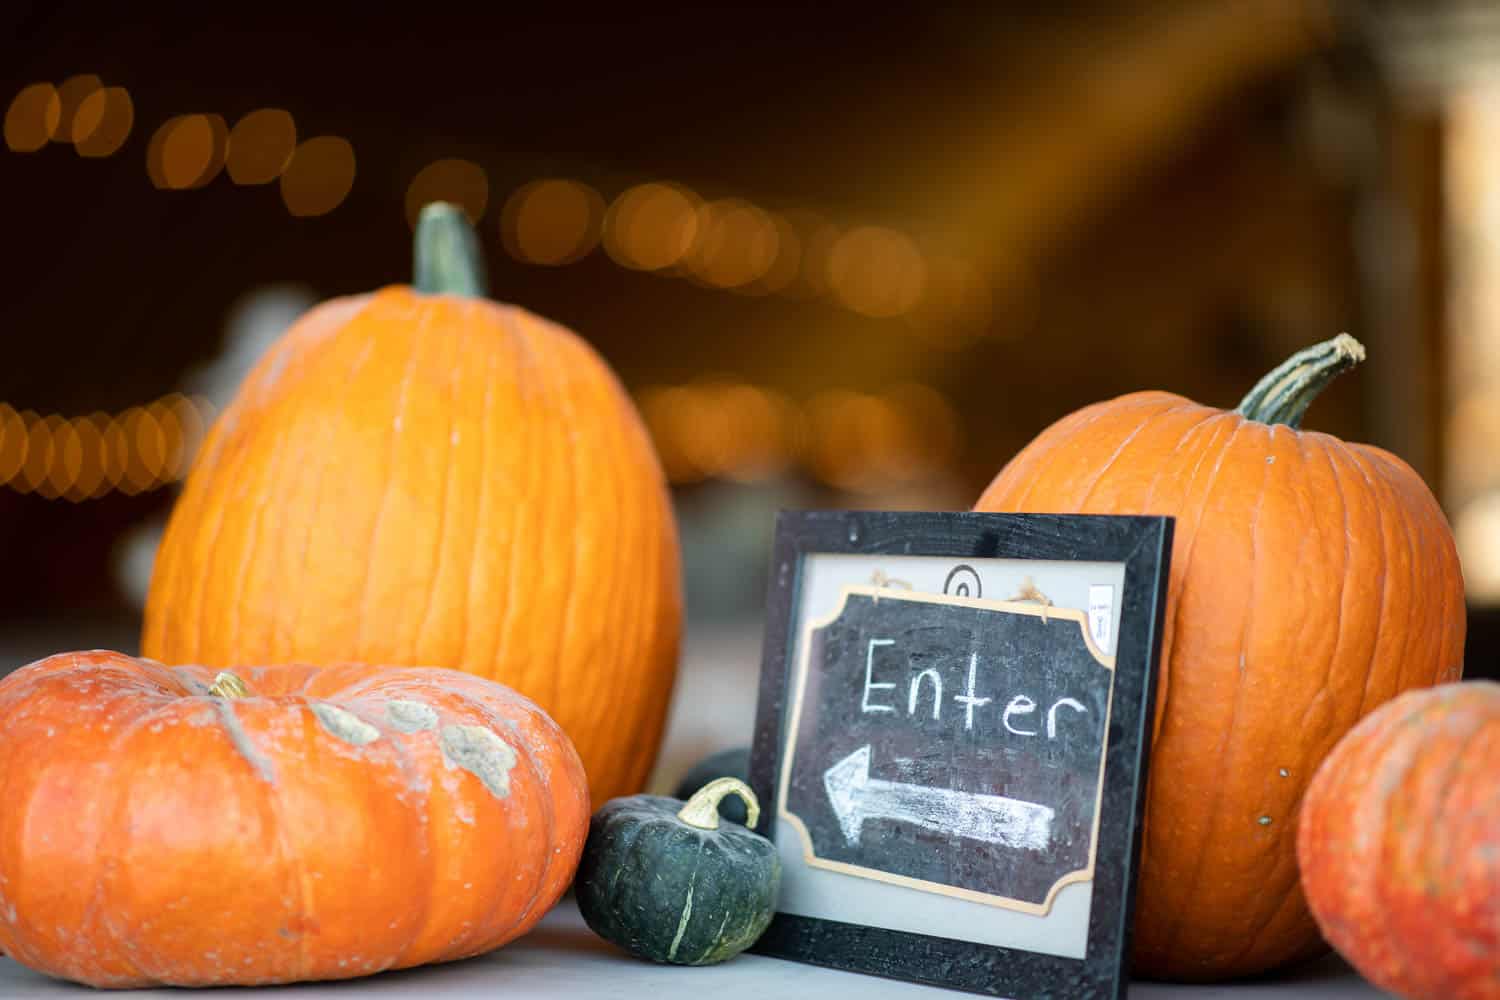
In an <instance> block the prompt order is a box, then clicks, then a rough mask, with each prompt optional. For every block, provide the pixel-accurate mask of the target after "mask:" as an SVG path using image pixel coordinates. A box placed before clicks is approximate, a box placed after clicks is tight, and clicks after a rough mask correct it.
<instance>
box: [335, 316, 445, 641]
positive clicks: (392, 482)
mask: <svg viewBox="0 0 1500 1000" xmlns="http://www.w3.org/2000/svg"><path fill="white" fill-rule="evenodd" d="M432 316H433V310H431V309H426V310H423V311H422V315H421V319H420V320H418V323H417V328H416V330H414V331H412V333H411V335H410V338H409V343H410V353H409V354H408V355H407V358H406V370H405V371H404V372H403V374H402V376H401V388H400V391H399V392H398V393H397V394H396V416H395V419H397V420H401V419H402V418H403V417H404V416H405V411H406V396H407V392H408V390H409V389H410V388H411V380H412V374H413V372H414V370H415V369H416V367H417V355H418V352H419V351H421V349H422V338H423V337H425V336H427V335H428V332H429V328H430V327H431V326H432ZM400 442H401V436H400V435H399V434H392V435H391V438H390V444H389V445H388V446H387V447H386V460H385V467H386V469H387V470H388V471H394V469H395V466H396V459H397V457H398V455H399V448H400ZM396 488H397V481H396V477H395V476H394V475H390V476H387V478H386V483H385V486H384V487H383V488H382V489H381V491H380V505H379V506H378V507H377V508H376V509H375V522H374V525H373V527H372V528H371V531H370V540H369V542H367V543H366V544H365V548H364V551H366V552H369V553H374V552H376V551H378V546H379V542H380V532H381V529H382V528H383V527H384V526H385V517H386V512H387V510H389V509H390V499H391V492H392V491H393V490H395V489H396ZM374 576H375V573H374V572H373V571H371V572H368V573H366V574H365V579H364V584H363V586H362V588H361V593H360V598H359V628H358V629H356V630H355V637H354V655H355V656H358V657H361V658H365V657H366V656H367V654H366V652H365V649H366V647H365V623H366V622H367V621H369V620H370V618H371V614H370V590H371V587H370V584H371V581H372V579H373V577H374ZM380 653H382V654H384V655H385V656H393V655H394V656H399V655H400V653H399V651H397V650H396V649H394V648H391V649H384V650H381V651H380ZM369 658H370V659H381V658H382V657H381V656H380V655H378V654H377V655H376V656H374V657H369Z"/></svg>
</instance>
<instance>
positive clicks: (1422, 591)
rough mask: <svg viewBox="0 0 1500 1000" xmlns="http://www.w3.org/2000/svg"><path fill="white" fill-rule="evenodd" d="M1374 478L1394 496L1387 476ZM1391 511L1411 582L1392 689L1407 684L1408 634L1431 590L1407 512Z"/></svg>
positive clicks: (1422, 617)
mask: <svg viewBox="0 0 1500 1000" xmlns="http://www.w3.org/2000/svg"><path fill="white" fill-rule="evenodd" d="M1362 457H1364V458H1365V460H1366V461H1369V462H1371V463H1372V464H1373V462H1374V458H1373V456H1362ZM1378 478H1379V480H1380V482H1381V483H1383V484H1385V486H1386V490H1387V496H1391V497H1392V498H1393V499H1395V498H1397V491H1396V490H1394V489H1392V488H1391V480H1390V477H1389V476H1380V477H1378ZM1392 514H1393V516H1394V517H1395V520H1396V523H1397V525H1399V526H1400V528H1401V539H1402V541H1403V542H1404V543H1405V546H1406V570H1407V573H1408V575H1409V577H1410V578H1411V582H1412V583H1413V584H1414V585H1413V586H1412V587H1411V597H1410V598H1409V599H1408V600H1406V601H1404V602H1402V608H1403V610H1404V611H1405V613H1406V615H1405V618H1406V620H1405V622H1404V624H1405V628H1403V629H1402V636H1401V652H1400V654H1399V656H1400V659H1399V660H1398V661H1397V662H1398V663H1399V664H1400V666H1399V667H1398V668H1397V671H1396V690H1398V691H1402V690H1405V689H1406V687H1407V686H1408V682H1407V679H1406V670H1407V664H1408V663H1410V662H1412V660H1413V659H1415V658H1414V657H1412V656H1411V655H1410V653H1411V643H1412V638H1413V637H1414V636H1415V635H1417V634H1419V633H1420V632H1422V628H1421V626H1422V624H1423V621H1424V620H1425V618H1426V617H1427V616H1426V614H1424V613H1423V612H1425V611H1426V610H1427V608H1428V605H1429V603H1430V598H1431V592H1430V589H1429V588H1428V587H1426V586H1425V585H1424V581H1423V580H1421V579H1420V576H1421V573H1420V571H1419V566H1420V565H1421V563H1420V561H1419V553H1418V552H1417V547H1416V545H1415V544H1413V542H1412V523H1411V518H1410V517H1409V516H1408V515H1407V513H1406V511H1405V510H1403V509H1400V508H1397V509H1395V510H1393V511H1392ZM1382 624H1384V623H1382Z"/></svg>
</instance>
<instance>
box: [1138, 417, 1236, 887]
mask: <svg viewBox="0 0 1500 1000" xmlns="http://www.w3.org/2000/svg"><path fill="white" fill-rule="evenodd" d="M1231 417H1232V415H1231V414H1228V413H1225V412H1219V413H1214V414H1212V415H1211V416H1210V417H1209V418H1208V420H1205V421H1204V424H1205V425H1207V424H1210V423H1212V424H1214V425H1215V426H1214V428H1213V431H1212V434H1213V437H1211V438H1210V439H1209V441H1208V442H1207V443H1206V444H1205V445H1204V446H1203V448H1202V449H1201V450H1200V451H1199V453H1198V457H1197V460H1196V461H1195V462H1194V463H1193V471H1192V473H1191V474H1190V475H1189V479H1188V482H1189V484H1190V485H1191V484H1193V483H1196V482H1197V480H1198V474H1199V470H1201V469H1202V468H1203V463H1204V462H1206V461H1207V460H1208V456H1209V455H1210V454H1211V453H1212V452H1213V451H1214V449H1215V448H1217V449H1218V454H1217V456H1216V458H1215V465H1214V468H1213V470H1212V471H1211V472H1210V473H1209V481H1208V483H1207V484H1206V486H1205V487H1204V489H1203V492H1202V500H1201V501H1200V502H1199V504H1198V509H1197V511H1196V514H1195V516H1194V518H1193V522H1192V528H1191V530H1187V531H1179V532H1177V535H1176V537H1177V539H1178V540H1179V545H1180V547H1181V548H1183V549H1184V551H1183V552H1182V553H1181V554H1180V555H1179V554H1178V553H1176V552H1174V559H1175V560H1176V565H1180V567H1181V570H1180V572H1178V571H1177V570H1175V569H1174V571H1173V572H1172V573H1171V575H1170V577H1169V579H1168V581H1167V590H1168V595H1167V602H1168V607H1170V608H1171V609H1172V614H1171V615H1169V616H1164V618H1163V622H1162V655H1161V661H1160V664H1159V669H1160V670H1161V675H1160V677H1159V678H1158V683H1157V706H1156V713H1155V718H1154V720H1153V724H1152V742H1153V746H1157V747H1160V746H1162V745H1163V743H1164V742H1165V741H1164V740H1163V739H1162V738H1161V737H1162V735H1163V732H1164V730H1165V728H1166V722H1167V719H1169V718H1171V716H1172V712H1171V706H1172V704H1173V700H1172V699H1173V695H1174V693H1175V691H1176V688H1175V686H1174V685H1173V684H1172V683H1171V681H1172V669H1171V662H1172V655H1171V654H1172V650H1173V648H1174V646H1173V641H1172V637H1173V636H1175V634H1176V633H1177V630H1178V621H1179V618H1180V614H1181V612H1180V610H1179V609H1180V608H1181V606H1182V588H1183V586H1184V585H1185V581H1186V580H1187V575H1188V567H1189V566H1190V565H1191V564H1192V561H1193V554H1194V552H1195V551H1196V550H1197V540H1198V531H1199V529H1200V528H1201V527H1202V524H1203V518H1204V516H1205V514H1206V513H1207V511H1208V499H1209V497H1210V495H1211V494H1212V492H1213V483H1214V480H1215V479H1216V478H1217V476H1218V471H1219V467H1220V466H1221V465H1222V464H1223V461H1224V455H1225V453H1226V451H1227V447H1228V445H1229V444H1230V443H1232V442H1233V440H1234V437H1235V435H1236V434H1237V433H1238V432H1239V428H1240V426H1241V425H1242V423H1243V422H1242V421H1239V420H1233V419H1230V418H1231ZM1225 426H1227V427H1228V428H1229V434H1228V440H1227V441H1223V442H1220V441H1217V440H1216V439H1217V438H1218V437H1219V436H1220V435H1221V430H1220V429H1221V428H1222V427H1225ZM1190 493H1191V491H1190V490H1185V491H1184V494H1183V495H1184V499H1186V498H1187V497H1188V496H1189V495H1190ZM1190 510H1191V507H1189V506H1186V505H1184V507H1182V508H1180V509H1178V510H1177V511H1174V516H1176V517H1177V519H1178V522H1179V524H1182V525H1185V524H1186V521H1187V518H1186V517H1185V516H1184V515H1185V514H1187V513H1188V512H1189V511H1190ZM1176 547H1177V546H1174V548H1176ZM1157 773H1158V772H1157V771H1155V770H1153V771H1152V772H1151V774H1150V775H1148V777H1147V785H1146V796H1147V802H1148V803H1149V802H1150V800H1151V795H1152V789H1153V787H1154V783H1155V782H1156V781H1159V780H1161V779H1160V778H1158V777H1157V776H1156V775H1157ZM1151 815H1152V809H1151V808H1149V806H1148V808H1147V809H1146V811H1145V818H1144V819H1143V821H1142V824H1141V870H1142V871H1143V872H1144V871H1146V870H1147V869H1148V868H1149V867H1152V866H1151V864H1150V859H1151V856H1152V850H1151V847H1152V842H1153V840H1152V838H1151V837H1149V836H1148V835H1147V834H1148V832H1149V830H1150V825H1151Z"/></svg>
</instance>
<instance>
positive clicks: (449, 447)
mask: <svg viewBox="0 0 1500 1000" xmlns="http://www.w3.org/2000/svg"><path fill="white" fill-rule="evenodd" d="M465 228H466V229H467V227H465ZM470 235H471V236H472V233H471V234H470ZM464 305H465V306H467V307H468V308H467V309H466V310H465V311H466V312H469V311H472V309H473V306H474V305H475V303H474V301H473V300H472V299H471V300H466V301H465V303H464ZM467 328H468V323H465V324H464V329H465V330H467ZM451 339H454V338H445V340H451ZM458 405H459V400H458V386H457V380H456V379H449V380H448V405H447V406H446V407H444V410H445V411H446V413H447V415H448V433H446V434H445V435H443V444H442V445H441V447H442V448H443V449H444V455H445V458H446V461H444V462H443V466H444V469H443V486H442V491H441V492H440V493H439V494H438V498H437V505H436V507H435V510H436V511H437V524H436V526H435V528H434V530H433V533H432V534H433V541H432V546H433V556H432V581H431V582H430V583H429V584H428V586H426V587H423V588H421V589H422V591H423V592H424V593H425V596H424V597H423V600H422V613H421V614H420V615H418V616H417V618H416V627H415V628H414V629H413V630H412V634H413V636H414V639H413V642H414V643H415V646H416V648H417V649H426V648H427V643H426V641H425V639H426V635H427V631H428V628H429V626H430V625H431V624H432V604H433V595H434V594H435V593H436V592H437V590H438V588H439V586H440V585H441V583H442V579H443V555H444V553H445V552H446V551H447V548H448V547H447V545H445V544H444V543H445V542H446V541H447V539H448V529H449V523H450V517H449V514H448V495H449V493H450V492H451V491H452V489H453V476H454V473H455V472H457V470H458V463H457V462H455V461H454V460H453V431H454V429H455V416H454V415H455V413H456V412H457V410H458ZM413 655H414V656H415V653H414V654H413ZM444 666H449V664H444Z"/></svg>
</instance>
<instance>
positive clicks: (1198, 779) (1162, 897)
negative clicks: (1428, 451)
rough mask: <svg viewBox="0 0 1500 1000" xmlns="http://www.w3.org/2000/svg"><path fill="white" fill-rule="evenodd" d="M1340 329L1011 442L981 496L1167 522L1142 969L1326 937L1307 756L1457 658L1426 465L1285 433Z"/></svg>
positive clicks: (1450, 591)
mask: <svg viewBox="0 0 1500 1000" xmlns="http://www.w3.org/2000/svg"><path fill="white" fill-rule="evenodd" d="M1363 357H1364V349H1363V348H1362V347H1361V346H1360V345H1359V343H1358V342H1357V341H1355V340H1354V339H1353V338H1352V337H1348V336H1339V337H1337V338H1334V339H1333V340H1330V341H1327V342H1326V343H1323V344H1320V345H1317V346H1316V347H1312V348H1309V349H1307V350H1306V351H1303V352H1300V353H1299V354H1297V355H1295V356H1294V357H1293V358H1291V359H1290V360H1289V361H1287V362H1286V363H1285V364H1284V365H1282V366H1281V367H1280V368H1278V369H1276V371H1274V372H1272V373H1271V374H1269V375H1267V376H1266V378H1265V379H1263V380H1262V381H1261V382H1260V383H1259V384H1258V385H1257V386H1256V387H1255V388H1254V389H1253V390H1252V391H1251V393H1250V394H1249V395H1248V396H1247V397H1246V398H1245V400H1244V402H1242V403H1241V404H1240V406H1239V408H1238V409H1237V410H1235V411H1233V412H1226V411H1224V410H1219V409H1214V408H1212V407H1208V406H1202V405H1199V404H1197V403H1194V402H1191V401H1190V400H1187V399H1184V398H1182V397H1181V396H1175V395H1172V394H1170V393H1165V392H1138V393H1133V394H1130V395H1127V396H1122V397H1120V398H1118V399H1114V400H1110V401H1107V402H1102V403H1096V404H1094V405H1092V406H1089V407H1086V408H1084V409H1082V410H1079V411H1078V412H1076V413H1073V414H1071V415H1069V416H1067V417H1064V418H1063V419H1062V420H1060V421H1058V422H1057V423H1056V424H1054V425H1053V426H1051V427H1049V428H1048V429H1047V430H1045V431H1043V432H1042V434H1041V435H1040V436H1039V437H1038V438H1037V439H1036V440H1035V441H1033V442H1032V443H1031V444H1030V445H1028V446H1027V447H1026V448H1025V449H1023V450H1022V451H1021V452H1020V453H1019V454H1018V455H1017V456H1016V457H1015V458H1014V459H1013V460H1012V461H1011V462H1010V463H1009V464H1008V465H1007V466H1006V467H1005V469H1004V470H1002V471H1001V473H1000V475H999V476H998V477H997V478H996V479H995V481H994V482H993V483H991V484H990V486H989V488H988V489H987V490H985V492H984V494H983V496H981V497H980V499H979V502H978V504H977V505H976V508H975V509H977V510H988V511H1032V512H1048V513H1097V514H1116V513H1135V514H1163V515H1172V516H1175V517H1176V519H1177V526H1176V531H1175V536H1174V543H1173V551H1172V566H1171V579H1170V585H1169V589H1168V596H1167V609H1166V626H1165V630H1164V634H1163V644H1162V655H1161V664H1160V668H1159V669H1160V680H1159V685H1160V686H1159V691H1158V696H1157V708H1156V719H1155V726H1154V743H1153V746H1152V752H1151V765H1150V780H1149V786H1150V787H1149V789H1148V793H1147V807H1146V828H1145V834H1144V849H1143V854H1142V867H1141V873H1140V881H1139V883H1138V885H1139V889H1138V896H1137V901H1136V922H1135V927H1134V936H1133V948H1134V953H1133V957H1134V965H1135V968H1136V971H1137V972H1138V973H1139V974H1141V975H1145V976H1148V977H1157V978H1169V979H1196V980H1207V979H1218V978H1227V977H1231V976H1237V975H1242V974H1249V973H1254V972H1258V971H1262V970H1265V969H1269V968H1272V967H1274V966H1277V965H1280V964H1282V963H1285V962H1288V961H1290V960H1292V959H1295V958H1298V957H1301V956H1304V955H1307V954H1309V953H1311V952H1315V951H1317V950H1318V949H1319V948H1321V944H1320V941H1319V937H1318V931H1317V927H1316V926H1315V924H1314V923H1313V919H1312V917H1311V916H1310V915H1309V913H1308V910H1307V905H1306V902H1305V900H1304V899H1303V896H1302V892H1301V889H1300V886H1299V884H1298V875H1297V858H1296V825H1297V824H1296V820H1297V810H1298V806H1299V803H1300V802H1301V799H1302V793H1303V790H1304V789H1305V788H1306V787H1307V782H1308V781H1309V780H1310V779H1311V777H1312V775H1313V772H1314V770H1315V768H1316V767H1317V766H1318V764H1319V762H1321V761H1322V759H1323V757H1324V756H1325V755H1326V754H1327V753H1328V752H1329V750H1330V749H1332V747H1333V745H1334V744H1335V743H1336V742H1337V741H1338V739H1339V737H1340V736H1342V735H1343V734H1344V733H1345V732H1346V731H1347V730H1348V729H1349V728H1350V727H1351V726H1353V725H1354V723H1355V722H1356V721H1358V720H1359V718H1360V717H1361V716H1363V715H1365V714H1366V713H1368V712H1370V711H1371V710H1372V709H1374V708H1375V707H1377V706H1378V705H1380V704H1381V703H1383V702H1385V701H1387V700H1389V699H1390V698H1392V697H1394V696H1395V695H1397V694H1399V693H1400V692H1402V691H1404V690H1406V689H1408V688H1412V687H1419V686H1427V685H1432V684H1436V683H1440V682H1443V681H1448V680H1453V679H1455V678H1457V677H1458V676H1459V675H1460V673H1461V671H1462V659H1463V644H1464V629H1465V611H1464V591H1463V579H1462V576H1461V574H1460V571H1459V564H1458V557H1457V554H1456V551H1455V549H1454V544H1453V538H1452V534H1451V532H1450V531H1449V528H1448V523H1447V521H1446V520H1445V519H1444V517H1443V514H1442V511H1441V510H1440V509H1439V507H1438V504H1437V501H1436V500H1435V499H1434V498H1433V496H1432V494H1431V492H1430V491H1429V490H1428V489H1427V487H1426V486H1425V485H1424V484H1423V482H1422V480H1421V478H1420V477H1419V476H1417V474H1416V473H1415V472H1413V471H1412V469H1411V468H1410V467H1409V466H1407V465H1406V464H1405V463H1404V462H1402V461H1401V460H1400V459H1399V458H1397V457H1395V456H1394V455H1391V454H1389V453H1387V452H1385V451H1382V450H1381V449H1379V448H1375V447H1371V446H1368V445H1358V444H1348V443H1345V442H1344V441H1341V440H1339V439H1337V438H1335V437H1332V436H1330V435H1327V434H1320V433H1316V432H1311V431H1302V430H1299V425H1300V423H1301V419H1302V415H1303V413H1304V412H1305V411H1306V409H1307V406H1308V404H1309V403H1311V402H1312V400H1313V398H1314V397H1315V396H1316V395H1317V394H1318V392H1319V391H1320V390H1321V389H1322V388H1323V387H1324V386H1325V385H1326V384H1327V383H1328V382H1329V381H1330V380H1332V379H1333V378H1334V377H1335V376H1336V375H1337V374H1338V373H1339V372H1340V371H1342V370H1344V369H1346V368H1348V367H1349V366H1351V365H1353V364H1354V363H1356V362H1357V361H1359V360H1361V359H1362V358H1363Z"/></svg>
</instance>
